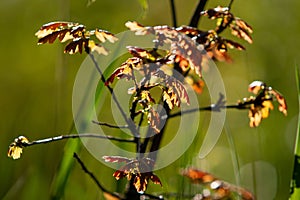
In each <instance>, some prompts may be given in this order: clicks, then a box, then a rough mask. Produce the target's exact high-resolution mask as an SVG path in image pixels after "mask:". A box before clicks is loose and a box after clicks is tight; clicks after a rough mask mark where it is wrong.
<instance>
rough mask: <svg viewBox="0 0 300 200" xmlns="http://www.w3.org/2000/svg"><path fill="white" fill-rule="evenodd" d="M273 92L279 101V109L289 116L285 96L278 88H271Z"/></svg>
mask: <svg viewBox="0 0 300 200" xmlns="http://www.w3.org/2000/svg"><path fill="white" fill-rule="evenodd" d="M271 93H272V94H273V95H274V96H275V98H276V100H277V102H278V104H279V105H278V110H279V111H280V112H282V113H283V114H284V115H285V116H287V103H286V100H285V98H284V97H283V96H282V95H281V94H280V93H279V92H278V91H276V90H273V89H272V90H271Z"/></svg>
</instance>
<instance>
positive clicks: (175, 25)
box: [170, 0, 177, 27]
mask: <svg viewBox="0 0 300 200" xmlns="http://www.w3.org/2000/svg"><path fill="white" fill-rule="evenodd" d="M170 4H171V11H172V21H173V26H174V27H177V17H176V9H175V2H174V0H170Z"/></svg>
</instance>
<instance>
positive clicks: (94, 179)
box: [73, 153, 121, 199]
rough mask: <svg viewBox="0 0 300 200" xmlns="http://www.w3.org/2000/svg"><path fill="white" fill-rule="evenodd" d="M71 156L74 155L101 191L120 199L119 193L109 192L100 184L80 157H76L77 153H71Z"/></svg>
mask: <svg viewBox="0 0 300 200" xmlns="http://www.w3.org/2000/svg"><path fill="white" fill-rule="evenodd" d="M73 157H74V158H75V159H76V160H77V162H78V163H79V164H80V166H81V168H82V170H83V171H84V172H85V173H86V174H88V175H89V176H90V177H91V179H92V180H93V181H94V182H95V183H96V185H97V186H98V188H99V189H100V190H101V191H102V192H104V193H108V194H110V195H111V196H113V197H116V198H118V199H121V197H120V195H119V194H116V193H113V192H110V191H108V190H107V189H106V188H104V187H103V186H102V185H101V183H100V182H99V181H98V179H97V178H96V177H95V175H94V174H93V173H92V172H90V171H89V170H88V169H87V168H86V166H85V165H84V163H83V162H82V161H81V160H80V158H79V157H78V155H77V154H76V153H74V154H73Z"/></svg>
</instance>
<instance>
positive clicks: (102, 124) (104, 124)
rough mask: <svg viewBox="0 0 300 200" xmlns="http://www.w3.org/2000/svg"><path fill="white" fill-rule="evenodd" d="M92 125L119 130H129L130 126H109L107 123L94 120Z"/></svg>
mask: <svg viewBox="0 0 300 200" xmlns="http://www.w3.org/2000/svg"><path fill="white" fill-rule="evenodd" d="M92 123H94V124H97V125H99V126H107V127H109V128H117V129H121V128H128V125H123V126H117V125H112V124H108V123H105V122H98V121H95V120H92Z"/></svg>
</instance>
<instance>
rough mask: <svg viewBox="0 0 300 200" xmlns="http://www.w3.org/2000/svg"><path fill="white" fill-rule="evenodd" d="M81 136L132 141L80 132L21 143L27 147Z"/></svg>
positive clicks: (125, 140) (130, 140) (131, 140)
mask: <svg viewBox="0 0 300 200" xmlns="http://www.w3.org/2000/svg"><path fill="white" fill-rule="evenodd" d="M83 137H86V138H98V139H109V140H113V141H118V142H129V143H131V142H132V143H133V142H134V140H133V139H122V138H115V137H112V136H103V135H99V134H93V133H82V134H70V135H60V136H55V137H50V138H45V139H40V140H35V141H32V142H28V143H23V146H24V147H27V146H32V145H36V144H46V143H50V142H55V141H60V140H64V139H77V138H83Z"/></svg>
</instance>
